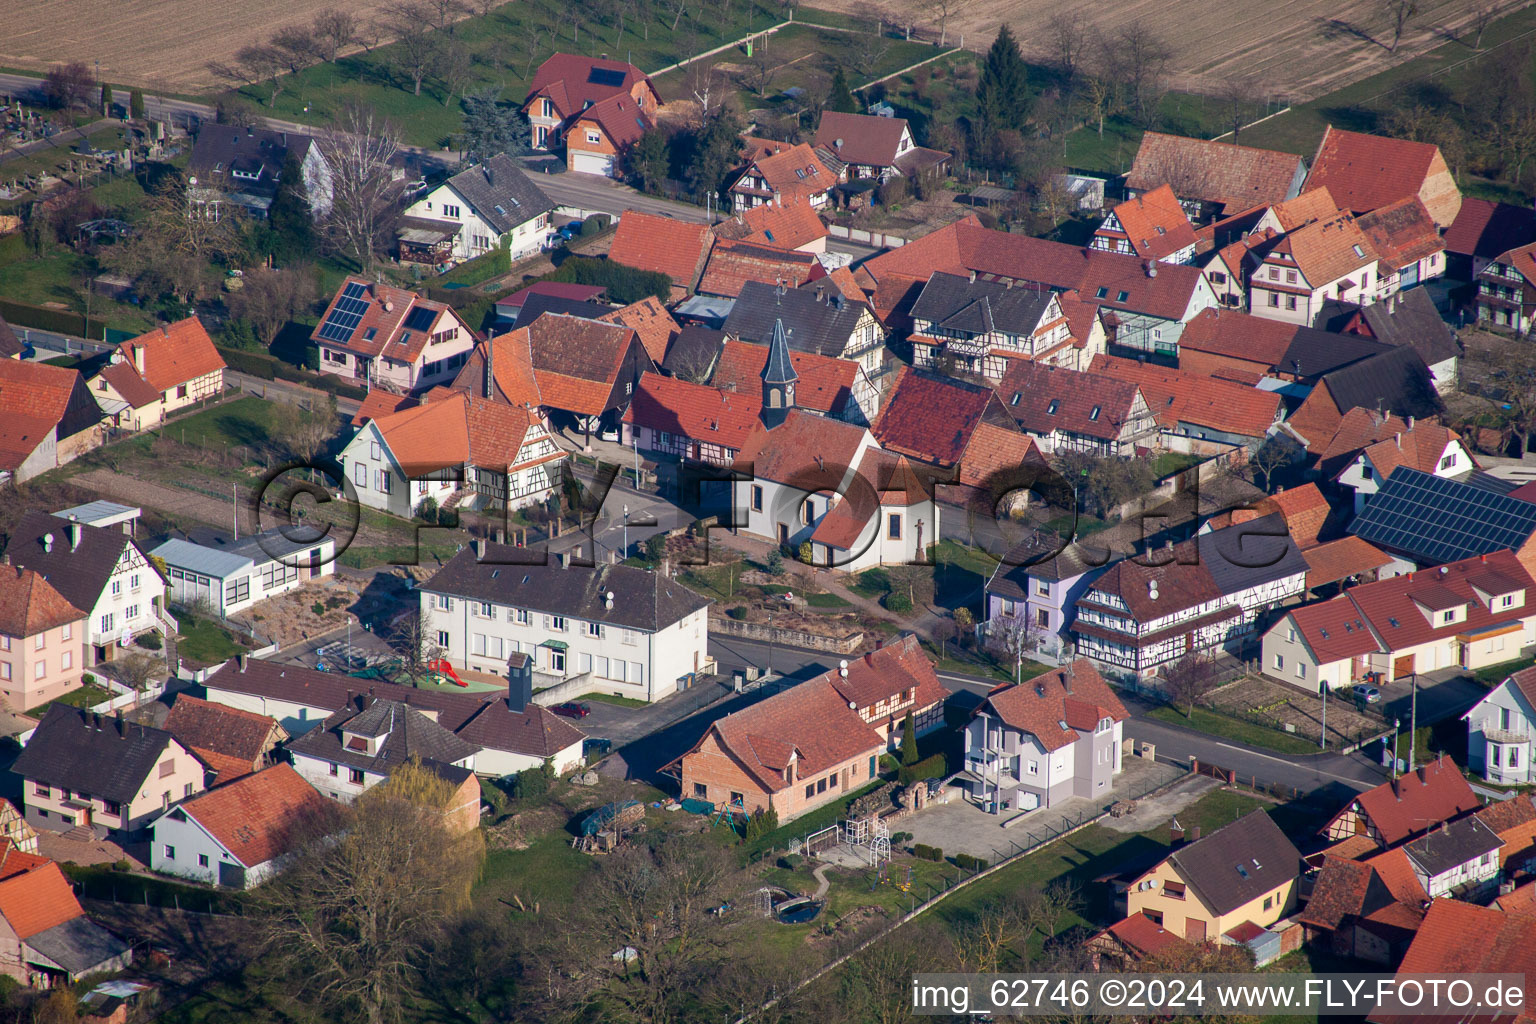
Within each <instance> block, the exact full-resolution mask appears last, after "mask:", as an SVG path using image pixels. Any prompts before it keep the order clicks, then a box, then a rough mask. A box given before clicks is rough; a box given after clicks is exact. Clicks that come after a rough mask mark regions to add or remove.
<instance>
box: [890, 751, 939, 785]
mask: <svg viewBox="0 0 1536 1024" xmlns="http://www.w3.org/2000/svg"><path fill="white" fill-rule="evenodd" d="M948 774H949V761H948V760H946V759H945V757H944V755H943V754H934V755H933V756H932V757H925V758H923V759H922V760H921V761H919V762H917V763H916V764H909V765H905V766H903V767H902V769H901V770H900V771H898V772H897V773H896V781H897V782H898V783H900V784H901V785H903V786H905V785H908V784H909V783H913V782H918V781H920V780H923V779H942V778H943V777H944V776H946V775H948Z"/></svg>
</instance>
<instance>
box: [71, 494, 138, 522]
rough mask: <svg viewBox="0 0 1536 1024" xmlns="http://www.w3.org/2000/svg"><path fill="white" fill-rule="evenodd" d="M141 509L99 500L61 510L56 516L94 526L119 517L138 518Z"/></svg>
mask: <svg viewBox="0 0 1536 1024" xmlns="http://www.w3.org/2000/svg"><path fill="white" fill-rule="evenodd" d="M139 511H140V509H139V508H137V507H136V506H134V505H119V504H118V503H117V502H115V501H106V500H105V499H97V500H96V501H88V502H86V503H85V504H84V505H71V506H70V507H69V508H61V509H59V510H58V511H57V512H55V513H54V515H56V516H58V517H59V518H60V519H68V518H69V517H70V516H74V517H75V518H76V519H78V520H80V522H82V523H86V524H92V523H95V522H96V521H98V520H101V519H116V518H117V517H119V516H123V515H127V514H128V513H133V515H135V516H137V515H138V513H139Z"/></svg>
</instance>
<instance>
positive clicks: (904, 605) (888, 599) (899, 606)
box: [880, 590, 912, 615]
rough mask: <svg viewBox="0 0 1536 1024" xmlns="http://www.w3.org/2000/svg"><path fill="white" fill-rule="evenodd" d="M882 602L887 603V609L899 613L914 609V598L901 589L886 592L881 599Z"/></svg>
mask: <svg viewBox="0 0 1536 1024" xmlns="http://www.w3.org/2000/svg"><path fill="white" fill-rule="evenodd" d="M880 603H881V604H883V605H885V607H886V610H887V611H893V612H895V613H896V614H898V615H900V614H902V613H904V612H909V611H911V610H912V599H911V598H910V597H908V596H907V595H906V594H903V593H901V592H900V591H899V590H893V591H891V592H890V593H889V594H886V595H885V597H883V598H881V599H880Z"/></svg>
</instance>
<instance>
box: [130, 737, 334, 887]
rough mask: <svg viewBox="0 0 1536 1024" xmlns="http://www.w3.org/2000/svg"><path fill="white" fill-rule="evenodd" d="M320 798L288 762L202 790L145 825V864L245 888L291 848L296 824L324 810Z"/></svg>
mask: <svg viewBox="0 0 1536 1024" xmlns="http://www.w3.org/2000/svg"><path fill="white" fill-rule="evenodd" d="M325 807H326V803H325V798H324V797H322V796H321V795H320V794H319V793H318V792H316V790H315V787H313V786H311V785H310V784H309V783H308V782H305V781H304V779H303V778H302V777H301V776H300V775H299V773H298V772H296V771H294V770H293V767H292V766H291V765H288V764H275V765H272V766H271V767H270V768H263V769H262V770H261V771H259V772H255V773H253V774H250V775H242V776H241V777H240V778H238V779H235V780H234V781H233V782H229V783H226V784H225V785H222V786H217V787H215V788H213V789H210V790H208V791H207V792H204V793H200V794H199V795H197V796H195V797H193V798H192V799H190V800H186V801H184V802H182V803H179V804H177V805H176V806H175V807H172V808H171V809H170V810H169V811H167V812H166V813H164V814H162V815H161V816H160V817H159V818H158V819H156V821H155V823H154V824H153V825H151V826H150V828H151V830H152V834H153V839H152V840H151V843H150V851H149V857H150V860H149V865H150V867H151V868H152V869H153V870H155V871H158V872H160V873H162V874H167V875H178V876H180V877H182V878H188V879H191V880H192V881H195V882H202V883H204V884H206V885H222V886H225V887H228V888H231V889H250V888H253V887H255V886H258V885H260V884H261V883H262V882H265V881H266V880H267V879H268V878H271V877H272V876H273V875H274V874H276V873H277V872H278V871H280V870H281V869H282V867H283V864H284V860H285V859H286V858H287V857H289V856H290V855H292V854H293V852H294V842H295V839H294V833H295V826H301V827H302V826H303V825H304V824H305V821H304V819H305V818H306V817H314V818H315V819H317V820H316V821H315V823H316V824H318V816H319V815H322V814H324V813H325Z"/></svg>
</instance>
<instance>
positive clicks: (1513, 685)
mask: <svg viewBox="0 0 1536 1024" xmlns="http://www.w3.org/2000/svg"><path fill="white" fill-rule="evenodd" d="M1461 717H1462V720H1463V721H1464V722H1466V723H1467V767H1468V768H1469V769H1471V770H1472V771H1474V772H1477V773H1478V774H1480V775H1481V776H1482V777H1483V778H1485V779H1487V780H1488V781H1489V782H1493V783H1497V784H1498V785H1501V786H1523V785H1527V784H1529V783H1530V782H1531V780H1532V779H1536V771H1533V770H1532V769H1531V737H1532V736H1533V735H1536V669H1529V668H1526V669H1521V670H1520V671H1519V672H1516V673H1514V674H1513V675H1511V676H1509V678H1507V679H1505V680H1504V681H1503V682H1502V683H1500V684H1499V685H1498V686H1495V687H1494V688H1493V689H1492V690H1490V691H1489V692H1488V696H1486V697H1484V698H1483V699H1482V700H1480V701H1478V702H1477V703H1476V704H1474V705H1472V709H1471V710H1470V711H1468V712H1467V713H1466V714H1464V715H1462V716H1461Z"/></svg>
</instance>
